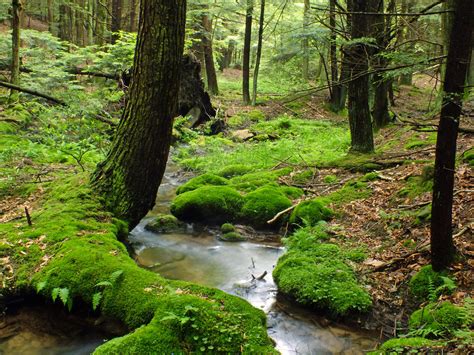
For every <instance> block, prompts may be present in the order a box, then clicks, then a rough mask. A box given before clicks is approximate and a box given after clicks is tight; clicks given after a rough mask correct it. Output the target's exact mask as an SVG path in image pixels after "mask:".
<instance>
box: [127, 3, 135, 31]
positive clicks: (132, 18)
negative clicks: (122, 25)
mask: <svg viewBox="0 0 474 355" xmlns="http://www.w3.org/2000/svg"><path fill="white" fill-rule="evenodd" d="M129 30H130V32H137V0H130V26H129Z"/></svg>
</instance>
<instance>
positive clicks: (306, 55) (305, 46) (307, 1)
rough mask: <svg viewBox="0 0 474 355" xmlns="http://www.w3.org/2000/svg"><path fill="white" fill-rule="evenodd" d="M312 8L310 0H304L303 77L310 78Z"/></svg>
mask: <svg viewBox="0 0 474 355" xmlns="http://www.w3.org/2000/svg"><path fill="white" fill-rule="evenodd" d="M310 10H311V3H310V0H304V13H303V29H304V38H303V79H304V80H308V79H309V39H308V27H309V22H310V19H309V12H310Z"/></svg>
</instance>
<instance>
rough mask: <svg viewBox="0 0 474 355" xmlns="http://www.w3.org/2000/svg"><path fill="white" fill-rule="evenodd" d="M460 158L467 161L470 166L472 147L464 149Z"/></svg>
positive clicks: (472, 159)
mask: <svg viewBox="0 0 474 355" xmlns="http://www.w3.org/2000/svg"><path fill="white" fill-rule="evenodd" d="M461 158H462V161H464V162H466V163H468V164H469V165H470V166H474V148H471V149H469V150H467V151H465V152H464V153H463V155H462V157H461Z"/></svg>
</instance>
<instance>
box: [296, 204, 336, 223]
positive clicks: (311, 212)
mask: <svg viewBox="0 0 474 355" xmlns="http://www.w3.org/2000/svg"><path fill="white" fill-rule="evenodd" d="M332 215H333V212H332V211H331V209H329V208H327V207H326V206H325V204H324V202H323V201H322V200H321V199H318V198H316V199H314V200H311V201H304V202H302V203H300V204H299V205H298V206H296V208H295V209H294V210H293V212H292V213H291V216H290V224H292V225H299V226H302V225H309V226H314V225H315V224H316V223H318V222H319V221H327V220H328V219H330V218H331V217H332Z"/></svg>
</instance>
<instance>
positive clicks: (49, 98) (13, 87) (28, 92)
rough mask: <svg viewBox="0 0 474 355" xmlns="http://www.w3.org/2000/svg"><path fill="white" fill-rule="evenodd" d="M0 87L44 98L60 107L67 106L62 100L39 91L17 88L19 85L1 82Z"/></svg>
mask: <svg viewBox="0 0 474 355" xmlns="http://www.w3.org/2000/svg"><path fill="white" fill-rule="evenodd" d="M0 86H3V87H5V88H8V89H12V90H16V91H21V92H24V93H27V94H30V95H33V96H38V97H42V98H43V99H46V100H48V101H51V102H53V103H55V104H58V105H62V106H67V105H66V103H65V102H64V101H62V100H60V99H57V98H55V97H52V96H49V95H46V94H43V93H41V92H38V91H34V90H31V89H27V88H23V87H20V86H17V85H13V84H10V83H7V82H6V81H0Z"/></svg>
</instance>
